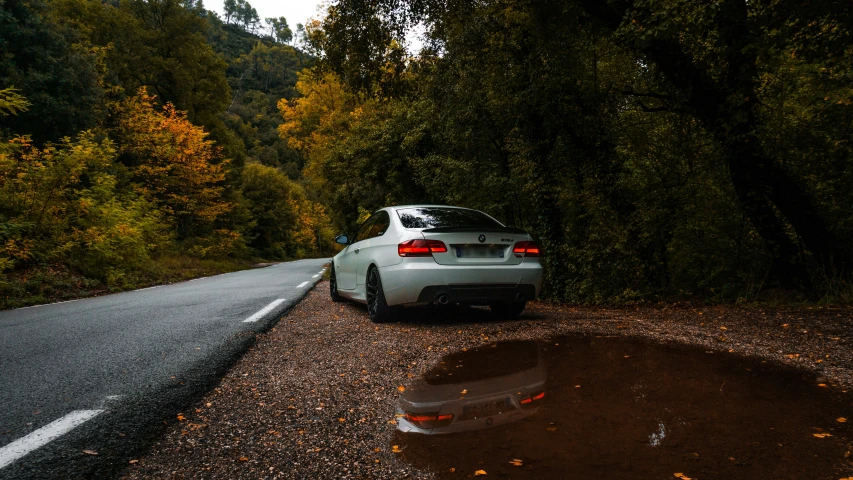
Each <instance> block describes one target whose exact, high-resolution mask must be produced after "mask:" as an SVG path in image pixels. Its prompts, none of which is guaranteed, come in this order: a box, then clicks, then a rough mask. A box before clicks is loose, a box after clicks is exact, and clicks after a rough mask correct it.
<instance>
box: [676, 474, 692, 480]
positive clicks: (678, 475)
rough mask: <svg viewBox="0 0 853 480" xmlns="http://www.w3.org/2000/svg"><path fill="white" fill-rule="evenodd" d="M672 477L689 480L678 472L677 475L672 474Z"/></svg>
mask: <svg viewBox="0 0 853 480" xmlns="http://www.w3.org/2000/svg"><path fill="white" fill-rule="evenodd" d="M672 476H673V477H675V478H680V479H681V480H691V479H690V477H688V476H686V475H684V474H683V473H680V472H679V473H673V474H672Z"/></svg>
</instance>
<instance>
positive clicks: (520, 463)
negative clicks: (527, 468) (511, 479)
mask: <svg viewBox="0 0 853 480" xmlns="http://www.w3.org/2000/svg"><path fill="white" fill-rule="evenodd" d="M509 463H510V465H514V466H516V467H520V466H522V465H524V462H522V461H521V460H519V459H517V458H513V459H512V460H510V461H509Z"/></svg>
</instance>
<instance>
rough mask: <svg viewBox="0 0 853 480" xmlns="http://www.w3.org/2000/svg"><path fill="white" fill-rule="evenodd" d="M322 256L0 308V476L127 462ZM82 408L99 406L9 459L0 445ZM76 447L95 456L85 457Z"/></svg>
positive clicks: (94, 469) (265, 323) (314, 271)
mask: <svg viewBox="0 0 853 480" xmlns="http://www.w3.org/2000/svg"><path fill="white" fill-rule="evenodd" d="M327 262H328V259H312V260H300V261H295V262H288V263H282V264H277V265H273V266H270V267H266V268H260V269H254V270H245V271H240V272H234V273H230V274H224V275H217V276H213V277H206V278H200V279H196V280H192V281H189V282H183V283H178V284H172V285H164V286H160V287H153V288H148V289H142V290H136V291H132V292H124V293H119V294H115V295H108V296H104V297H97V298H90V299H83V300H78V301H72V302H64V303H57V304H51V305H44V306H38V307H29V308H22V309H17V310H9V311H3V312H0V478H60V477H61V478H74V477H78V478H80V477H96V476H101V475H104V474H109V473H111V472H112V471H113V470H114V469H115V468H116V467H118V466H119V465H125V464H126V462H127V458H128V457H130V456H133V454H134V453H136V452H138V451H139V450H140V448H142V446H143V444H144V443H145V442H146V441H147V439H149V438H153V437H155V436H156V434H157V433H158V428H160V427H161V426H162V425H163V423H168V420H164V419H168V418H174V416H173V410H177V409H180V408H181V407H183V406H185V404H186V402H187V401H191V399H192V398H195V397H196V396H197V395H198V394H200V393H202V392H203V391H205V390H206V389H207V388H209V387H210V386H211V385H212V382H215V381H216V378H218V376H219V375H220V374H221V373H222V372H224V371H225V369H227V367H228V366H229V365H230V364H231V363H233V361H234V360H236V358H238V357H239V355H240V354H241V353H242V352H243V351H245V349H246V348H248V346H250V345H251V344H252V342H253V341H254V333H256V332H259V331H263V330H265V329H266V328H268V327H269V326H270V325H271V324H272V323H273V322H274V321H275V319H277V318H278V317H279V316H280V315H281V314H282V313H283V312H285V311H286V310H288V309H289V308H290V307H291V306H293V305H294V304H295V303H297V302H298V301H299V300H301V298H302V297H303V296H304V295H305V294H306V292H307V291H308V290H309V289H310V288H311V287H312V286H313V285H314V284H315V283H316V282H317V281H319V280H320V278H321V275H319V274H320V273H321V271H322V270H323V265H324V264H325V263H327ZM279 300H283V301H279ZM265 307H267V308H266V311H263V312H261V311H262V310H264V309H265ZM258 312H261V314H258ZM250 318H254V319H255V321H253V322H249V323H247V322H245V320H247V319H250ZM81 410H86V411H91V410H103V412H101V413H99V414H98V415H97V416H96V417H95V418H94V419H93V420H91V421H89V422H86V423H85V424H83V425H82V426H79V427H77V428H75V429H74V430H72V431H71V432H70V433H68V434H67V435H64V436H62V437H60V438H58V439H56V440H54V441H52V442H50V443H48V444H47V445H46V446H44V447H41V448H39V449H37V450H35V451H34V452H33V453H30V454H28V455H26V456H23V457H22V458H20V459H18V460H15V461H13V462H12V463H9V461H10V460H9V459H10V458H13V456H12V453H10V448H6V450H5V451H4V450H3V449H4V447H9V446H10V445H12V444H13V442H15V441H16V440H20V439H21V438H22V437H25V436H27V435H28V434H30V433H31V432H33V431H38V429H40V428H42V427H45V426H48V428H50V427H49V426H50V424H51V422H54V421H56V420H58V419H61V418H62V417H64V416H66V415H68V414H69V413H71V412H74V411H81ZM19 443H20V442H19ZM16 445H17V444H16ZM20 448H24V449H26V448H27V445H24V446H22V447H20ZM84 449H85V450H88V451H91V452H97V453H98V455H94V454H87V455H84V457H83V458H82V459H81V457H80V455H79V452H80V451H82V450H84ZM4 459H5V460H4ZM4 463H7V465H6V466H5V467H4V465H3V464H4Z"/></svg>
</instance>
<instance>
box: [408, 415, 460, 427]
mask: <svg viewBox="0 0 853 480" xmlns="http://www.w3.org/2000/svg"><path fill="white" fill-rule="evenodd" d="M406 420H408V421H409V422H411V423H412V424H414V425H415V426H416V427H418V428H439V427H446V426H448V425H450V423H451V422H453V414H451V413H448V414H445V415H439V414H438V413H412V412H406Z"/></svg>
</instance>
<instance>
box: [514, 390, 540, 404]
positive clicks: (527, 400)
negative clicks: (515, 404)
mask: <svg viewBox="0 0 853 480" xmlns="http://www.w3.org/2000/svg"><path fill="white" fill-rule="evenodd" d="M543 398H545V390H542V391H540V392H539V393H534V394H533V395H525V396H524V397H521V400H519V403H520V404H522V405H530V404H531V403H533V402H536V401H538V400H542V399H543Z"/></svg>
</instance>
